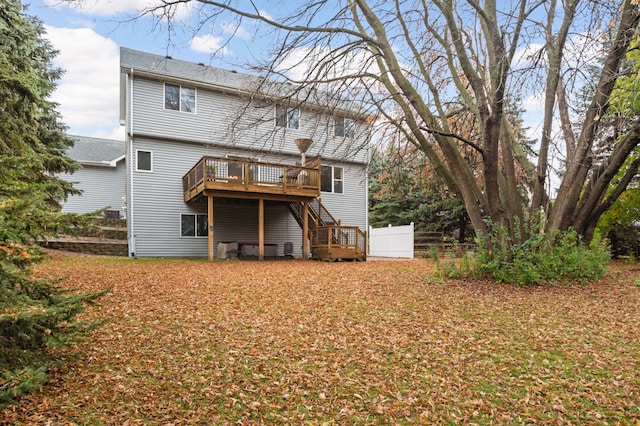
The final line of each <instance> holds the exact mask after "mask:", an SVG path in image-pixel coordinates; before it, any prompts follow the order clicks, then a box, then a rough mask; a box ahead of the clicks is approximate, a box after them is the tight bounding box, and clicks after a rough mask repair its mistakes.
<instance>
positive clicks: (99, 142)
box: [67, 135, 125, 167]
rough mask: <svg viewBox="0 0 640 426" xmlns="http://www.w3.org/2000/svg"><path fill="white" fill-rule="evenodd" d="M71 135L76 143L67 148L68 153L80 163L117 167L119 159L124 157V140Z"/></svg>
mask: <svg viewBox="0 0 640 426" xmlns="http://www.w3.org/2000/svg"><path fill="white" fill-rule="evenodd" d="M69 137H70V138H71V139H72V140H73V143H74V144H73V146H72V147H71V148H69V149H68V150H67V155H68V156H69V157H71V158H73V159H74V160H76V161H77V162H78V163H80V164H84V165H102V166H110V167H115V166H116V163H117V162H118V161H120V160H122V159H124V155H125V143H124V141H117V140H113V139H102V138H92V137H88V136H74V135H71V136H69Z"/></svg>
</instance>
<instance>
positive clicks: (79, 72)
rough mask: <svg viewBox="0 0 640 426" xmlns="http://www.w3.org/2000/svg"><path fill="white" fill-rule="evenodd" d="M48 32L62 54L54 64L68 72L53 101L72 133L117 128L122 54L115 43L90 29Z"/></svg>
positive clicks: (48, 36) (53, 30)
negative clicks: (83, 129) (80, 130)
mask: <svg viewBox="0 0 640 426" xmlns="http://www.w3.org/2000/svg"><path fill="white" fill-rule="evenodd" d="M45 29H46V31H47V35H46V37H47V39H49V40H50V41H51V43H52V44H53V46H54V47H55V48H56V49H57V50H59V51H60V53H59V54H58V56H57V57H56V58H55V60H54V63H55V65H56V66H58V67H60V68H62V69H64V70H65V74H64V75H63V76H62V79H61V80H60V81H59V82H58V88H57V90H56V91H55V92H54V93H53V95H52V100H53V101H55V102H57V103H59V104H60V106H59V109H58V110H59V111H60V113H61V114H62V117H63V120H64V123H65V124H66V125H67V126H69V127H70V129H69V131H70V133H78V130H77V129H82V128H92V129H96V131H103V132H104V131H107V130H105V129H113V128H114V127H116V126H118V125H119V102H118V99H119V82H120V72H119V67H120V65H119V64H120V53H119V50H118V46H117V45H116V43H114V42H113V41H112V40H111V39H108V38H105V37H103V36H101V35H99V34H97V33H96V32H95V31H93V30H92V29H89V28H56V27H51V26H45ZM108 132H112V130H108ZM84 135H86V133H85V134H84ZM87 136H89V135H87Z"/></svg>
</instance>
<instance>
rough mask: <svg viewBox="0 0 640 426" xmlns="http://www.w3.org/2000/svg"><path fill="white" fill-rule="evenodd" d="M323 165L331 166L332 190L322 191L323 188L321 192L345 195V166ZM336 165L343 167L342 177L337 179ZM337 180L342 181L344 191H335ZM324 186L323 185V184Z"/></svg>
mask: <svg viewBox="0 0 640 426" xmlns="http://www.w3.org/2000/svg"><path fill="white" fill-rule="evenodd" d="M322 167H331V191H322V188H321V192H322V193H324V194H335V195H344V194H345V190H344V189H345V187H344V181H345V179H344V167H343V166H322ZM336 167H338V168H340V169H342V179H336V178H335V169H336ZM320 171H321V173H320V174H321V176H320V179H322V169H320ZM336 180H338V181H341V182H342V192H335V191H334V188H335V182H336ZM321 186H322V185H321Z"/></svg>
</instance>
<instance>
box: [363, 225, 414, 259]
mask: <svg viewBox="0 0 640 426" xmlns="http://www.w3.org/2000/svg"><path fill="white" fill-rule="evenodd" d="M369 256H374V257H376V256H377V257H402V258H408V259H413V222H411V223H410V224H409V225H403V226H391V225H389V226H388V227H386V228H372V227H369Z"/></svg>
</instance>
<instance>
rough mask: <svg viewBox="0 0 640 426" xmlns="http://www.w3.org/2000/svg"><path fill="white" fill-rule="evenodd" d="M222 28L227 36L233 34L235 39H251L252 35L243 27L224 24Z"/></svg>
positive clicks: (221, 25)
mask: <svg viewBox="0 0 640 426" xmlns="http://www.w3.org/2000/svg"><path fill="white" fill-rule="evenodd" d="M220 27H221V28H222V31H223V32H224V33H225V34H231V35H233V36H234V37H240V38H243V39H247V40H248V39H250V38H251V34H250V33H249V32H248V31H247V30H246V29H245V28H244V27H243V26H242V25H238V24H230V23H222V24H220Z"/></svg>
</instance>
